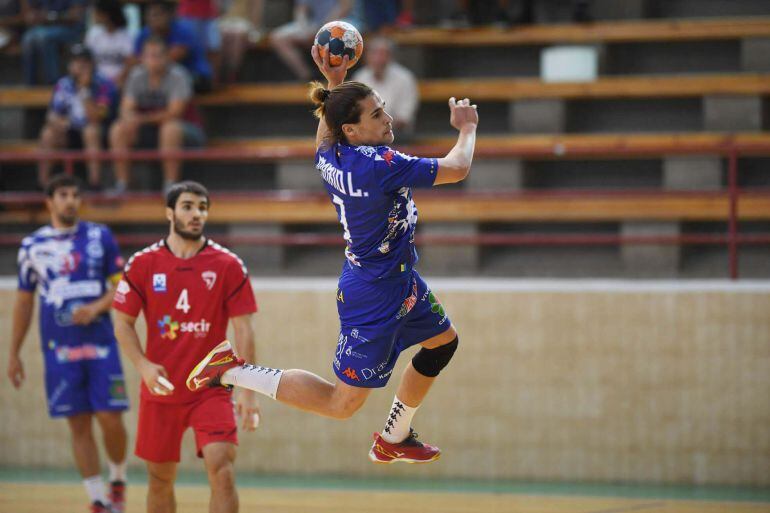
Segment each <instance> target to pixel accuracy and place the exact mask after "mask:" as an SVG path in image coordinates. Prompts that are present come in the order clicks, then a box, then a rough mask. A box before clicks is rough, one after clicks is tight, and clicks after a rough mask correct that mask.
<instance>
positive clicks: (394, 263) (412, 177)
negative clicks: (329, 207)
mask: <svg viewBox="0 0 770 513" xmlns="http://www.w3.org/2000/svg"><path fill="white" fill-rule="evenodd" d="M315 162H316V169H318V171H319V173H320V175H321V178H322V179H323V181H324V185H325V187H326V190H327V192H328V193H329V197H330V198H331V200H332V203H334V206H335V208H336V209H337V216H338V218H339V221H340V224H342V228H343V232H344V234H343V237H344V238H345V242H346V243H347V247H346V248H345V257H346V258H347V261H346V268H347V269H348V270H350V271H351V272H354V273H355V274H356V275H357V276H358V277H359V278H361V279H364V280H366V281H374V280H378V279H382V278H389V277H397V276H409V275H410V272H411V270H412V269H413V268H414V265H415V264H416V263H417V251H416V249H415V246H414V232H415V227H416V225H417V207H415V204H414V201H413V200H412V187H431V186H433V182H434V181H435V180H436V173H437V171H438V162H437V161H436V159H434V158H418V157H412V156H410V155H405V154H403V153H400V152H398V151H395V150H392V149H390V148H389V147H387V146H349V145H347V144H344V143H337V144H334V145H332V146H331V147H321V148H319V150H318V151H317V152H316V158H315Z"/></svg>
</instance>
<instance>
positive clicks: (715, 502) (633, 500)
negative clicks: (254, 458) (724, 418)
mask: <svg viewBox="0 0 770 513" xmlns="http://www.w3.org/2000/svg"><path fill="white" fill-rule="evenodd" d="M24 474H25V476H26V477H25V476H21V477H22V478H21V479H20V478H19V477H20V476H14V475H13V473H12V472H9V471H7V470H6V471H5V472H2V473H0V477H2V479H0V512H9V513H10V512H14V513H50V512H52V511H55V512H62V513H64V512H66V513H69V512H74V513H79V512H85V511H86V509H87V508H86V504H85V501H84V492H83V489H82V487H81V486H80V484H79V483H77V482H74V480H71V479H67V480H66V481H69V482H63V481H62V482H56V481H55V480H54V479H51V476H44V478H43V479H41V480H40V481H39V482H34V481H36V479H34V478H32V479H30V475H31V471H25V472H24ZM244 480H246V481H250V479H248V478H245V479H240V481H244ZM195 481H198V482H197V483H196V482H195ZM135 482H136V483H137V484H133V485H131V486H130V488H129V493H128V507H127V513H140V512H142V511H144V510H145V509H144V500H145V493H146V486H144V485H143V484H139V483H143V482H145V479H144V476H137V477H136V479H135ZM313 483H315V484H313ZM437 488H438V489H437V490H436V489H433V490H432V489H430V486H425V487H424V488H422V489H409V488H408V489H399V486H398V485H397V484H396V485H392V484H391V485H388V486H385V487H383V486H378V485H376V484H375V485H374V486H373V487H371V488H367V485H365V484H361V483H354V484H353V486H352V487H351V488H348V489H346V488H345V487H344V486H343V482H342V481H341V480H337V481H331V482H330V481H313V480H312V479H309V478H300V482H299V483H297V481H296V480H290V479H289V478H278V479H273V480H270V479H269V478H267V479H259V482H258V484H256V485H254V483H249V484H243V483H239V493H240V500H241V507H240V511H242V512H244V513H252V512H253V513H257V512H270V513H309V512H319V513H344V512H348V511H360V512H366V513H407V512H415V513H417V512H419V513H471V512H472V513H475V512H479V513H490V512H501V513H502V512H505V513H567V512H569V513H626V512H629V513H630V512H634V513H636V512H643V513H770V499H769V498H768V495H769V494H768V491H767V490H758V491H757V492H756V493H755V492H751V491H748V492H744V493H736V492H735V491H733V492H729V491H728V492H727V493H723V492H716V493H710V492H708V490H709V489H708V488H707V489H704V490H706V492H705V493H704V492H695V493H692V492H690V493H681V492H677V491H676V489H674V488H664V489H662V490H664V491H663V492H661V493H658V494H657V495H658V497H655V495H656V493H655V489H654V488H652V489H651V488H650V487H647V488H646V489H645V487H639V488H633V487H631V488H629V487H625V486H622V487H619V488H618V491H617V492H616V493H614V492H613V491H612V490H613V488H612V487H598V486H593V487H592V486H590V485H589V486H587V487H585V486H582V485H576V486H574V487H571V488H566V487H564V486H560V485H555V486H550V485H542V486H538V485H525V484H521V485H516V486H515V487H514V488H511V489H510V490H505V489H504V488H505V487H503V489H502V491H501V490H494V489H492V488H490V487H488V486H487V487H484V486H477V487H476V489H474V487H473V485H470V486H459V487H458V488H457V491H451V490H452V487H451V484H449V485H448V484H447V483H446V482H444V484H443V485H442V486H439V487H437ZM485 488H486V490H485ZM581 490H582V491H581ZM623 490H625V491H626V492H625V493H624V492H623ZM728 490H729V489H728ZM623 494H625V495H626V496H621V495H623ZM687 495H690V496H691V497H704V498H697V499H694V498H686V499H682V498H680V497H682V496H687ZM720 496H721V497H724V498H725V499H720V498H719V497H720ZM672 497H675V498H672ZM177 503H178V507H177V511H179V513H204V512H206V511H208V488H207V487H206V486H204V484H203V483H202V482H201V480H200V478H198V479H193V480H187V482H186V483H185V482H184V480H183V484H180V485H178V486H177Z"/></svg>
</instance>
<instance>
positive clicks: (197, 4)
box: [177, 0, 219, 20]
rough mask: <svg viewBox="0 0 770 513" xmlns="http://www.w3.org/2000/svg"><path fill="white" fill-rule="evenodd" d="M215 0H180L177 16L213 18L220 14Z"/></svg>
mask: <svg viewBox="0 0 770 513" xmlns="http://www.w3.org/2000/svg"><path fill="white" fill-rule="evenodd" d="M218 14H219V13H217V6H216V2H214V0H179V7H177V16H183V17H185V18H199V19H204V20H213V19H214V18H216V17H217V16H218Z"/></svg>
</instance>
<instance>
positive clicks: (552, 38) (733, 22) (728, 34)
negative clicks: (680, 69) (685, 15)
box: [390, 16, 770, 47]
mask: <svg viewBox="0 0 770 513" xmlns="http://www.w3.org/2000/svg"><path fill="white" fill-rule="evenodd" d="M390 36H391V37H392V38H393V39H394V40H395V42H396V43H398V44H400V45H407V46H466V47H467V46H511V45H545V44H560V43H634V42H656V41H662V42H667V41H698V40H720V39H721V40H724V39H743V38H751V37H770V17H766V16H752V17H740V18H712V19H679V20H672V19H668V20H637V21H605V22H597V23H586V24H548V25H529V26H523V27H522V26H520V27H511V28H507V29H502V28H486V27H485V28H472V29H444V28H434V27H425V28H415V29H413V30H405V31H401V32H393V33H392V34H390Z"/></svg>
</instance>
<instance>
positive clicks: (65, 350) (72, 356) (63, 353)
mask: <svg viewBox="0 0 770 513" xmlns="http://www.w3.org/2000/svg"><path fill="white" fill-rule="evenodd" d="M55 351H56V361H57V362H59V363H73V362H80V361H83V360H104V359H106V358H107V357H108V356H109V355H110V348H109V347H107V346H97V345H94V344H83V345H81V346H77V347H67V346H58V347H56V349H55Z"/></svg>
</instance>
